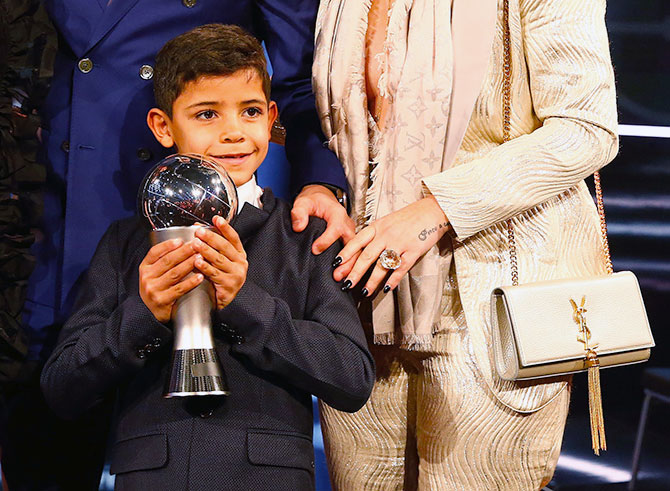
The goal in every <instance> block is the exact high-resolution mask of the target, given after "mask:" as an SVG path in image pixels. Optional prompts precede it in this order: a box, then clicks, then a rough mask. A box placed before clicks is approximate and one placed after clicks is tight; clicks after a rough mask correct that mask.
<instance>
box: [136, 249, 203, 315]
mask: <svg viewBox="0 0 670 491" xmlns="http://www.w3.org/2000/svg"><path fill="white" fill-rule="evenodd" d="M194 262H195V251H194V250H193V247H191V243H190V242H189V243H186V244H184V243H183V241H182V240H181V239H172V240H166V241H164V242H160V243H159V244H156V245H155V246H153V247H152V248H151V249H149V252H147V255H146V256H145V257H144V259H143V260H142V262H141V263H140V298H141V299H142V301H143V302H144V304H145V305H146V306H147V307H148V308H149V310H150V311H151V313H152V314H154V317H155V318H156V319H158V321H159V322H163V323H165V322H167V321H169V320H170V316H171V315H172V308H173V307H174V304H175V302H176V301H177V299H178V298H179V297H181V296H182V295H183V294H184V293H186V292H189V291H191V290H193V289H194V288H195V287H196V286H198V285H199V284H200V283H201V282H202V280H203V276H202V275H201V274H193V275H192V274H189V273H191V272H192V271H193V265H194Z"/></svg>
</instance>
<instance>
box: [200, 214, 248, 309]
mask: <svg viewBox="0 0 670 491" xmlns="http://www.w3.org/2000/svg"><path fill="white" fill-rule="evenodd" d="M214 226H215V227H216V228H217V230H218V231H219V233H216V232H214V231H212V230H208V229H206V228H204V227H203V228H201V229H199V230H197V231H196V233H195V235H196V238H195V239H194V240H193V249H194V250H195V252H196V256H195V262H194V264H195V267H196V268H197V269H198V270H200V272H201V273H202V274H204V275H205V276H206V277H207V278H208V279H209V280H210V281H211V282H212V285H213V286H214V298H215V308H216V309H217V310H221V309H223V308H224V307H226V306H227V305H228V304H229V303H230V302H232V301H233V299H234V298H235V297H236V296H237V294H238V292H239V291H240V289H241V288H242V285H244V282H245V281H246V279H247V270H248V269H249V263H248V262H247V253H246V252H245V250H244V247H243V246H242V241H241V240H240V237H239V235H238V234H237V232H236V231H235V229H233V227H231V226H230V224H229V223H228V222H226V221H225V220H224V219H223V218H221V217H214Z"/></svg>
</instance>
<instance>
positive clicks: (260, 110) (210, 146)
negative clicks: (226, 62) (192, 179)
mask: <svg viewBox="0 0 670 491" xmlns="http://www.w3.org/2000/svg"><path fill="white" fill-rule="evenodd" d="M276 118H277V106H276V104H275V103H274V102H270V103H268V102H267V100H266V98H265V94H264V92H263V85H262V82H261V79H260V77H259V76H258V75H257V74H256V72H255V71H253V70H239V71H237V72H235V73H233V74H231V75H212V76H203V77H200V78H198V79H197V80H195V81H191V82H187V83H186V85H185V86H184V89H183V90H182V91H181V93H180V94H179V96H178V97H177V98H176V99H175V101H174V104H173V105H172V118H169V117H168V116H167V114H165V113H164V112H163V111H161V110H160V109H156V108H154V109H152V110H151V111H149V114H148V115H147V122H148V124H149V127H150V128H151V129H152V131H153V132H154V135H156V138H157V139H158V141H159V142H160V143H161V144H162V145H163V146H165V147H168V148H169V147H172V146H173V145H175V146H176V147H177V151H178V152H179V153H195V154H200V155H204V156H207V157H209V158H210V160H214V161H215V162H218V163H219V164H221V165H222V166H223V167H224V168H225V169H226V171H227V172H228V174H230V177H231V178H232V179H233V181H234V182H235V185H236V186H241V185H242V184H244V183H246V182H248V181H249V180H250V179H251V177H252V175H253V173H254V172H255V171H256V169H258V167H259V166H260V165H261V164H262V163H263V160H264V159H265V156H266V155H267V152H268V143H269V140H270V130H271V129H272V124H273V123H274V121H275V119H276Z"/></svg>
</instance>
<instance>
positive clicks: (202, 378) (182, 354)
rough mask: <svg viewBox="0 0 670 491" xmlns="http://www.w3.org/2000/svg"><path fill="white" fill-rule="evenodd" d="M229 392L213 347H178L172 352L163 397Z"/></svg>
mask: <svg viewBox="0 0 670 491" xmlns="http://www.w3.org/2000/svg"><path fill="white" fill-rule="evenodd" d="M228 394H230V391H229V390H228V384H226V380H225V379H224V377H223V371H222V370H221V365H220V364H219V357H218V356H217V355H216V350H214V349H180V350H175V351H174V352H173V354H172V373H171V374H170V380H169V381H168V386H167V387H166V389H165V394H164V395H163V397H165V398H171V397H189V396H217V395H220V396H225V395H228Z"/></svg>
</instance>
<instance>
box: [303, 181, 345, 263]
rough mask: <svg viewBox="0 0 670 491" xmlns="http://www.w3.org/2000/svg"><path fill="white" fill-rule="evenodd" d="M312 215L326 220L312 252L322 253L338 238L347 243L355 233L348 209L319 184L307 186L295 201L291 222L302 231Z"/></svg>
mask: <svg viewBox="0 0 670 491" xmlns="http://www.w3.org/2000/svg"><path fill="white" fill-rule="evenodd" d="M310 216H316V217H319V218H322V219H323V220H325V221H326V223H327V226H326V230H325V231H324V232H323V234H321V236H320V237H319V238H318V239H316V240H315V241H314V243H313V244H312V252H313V253H314V254H321V253H322V252H323V251H325V250H326V249H328V248H329V247H330V246H331V245H332V244H333V243H334V242H335V241H336V240H338V239H340V238H341V239H342V241H343V242H344V243H345V244H346V243H347V242H348V241H349V240H350V239H351V238H352V237H353V236H354V235H355V225H354V221H353V220H352V219H351V218H349V215H347V210H346V209H345V208H344V207H343V206H342V205H341V204H340V203H339V202H338V201H337V199H336V198H335V196H334V195H333V193H332V192H331V191H330V190H329V189H328V188H326V187H324V186H320V185H318V184H312V185H309V186H305V187H304V188H303V189H302V191H301V192H300V194H298V196H297V197H296V199H295V201H294V202H293V209H292V210H291V222H292V225H293V231H294V232H302V231H303V230H305V228H306V227H307V223H308V222H309V217H310Z"/></svg>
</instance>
